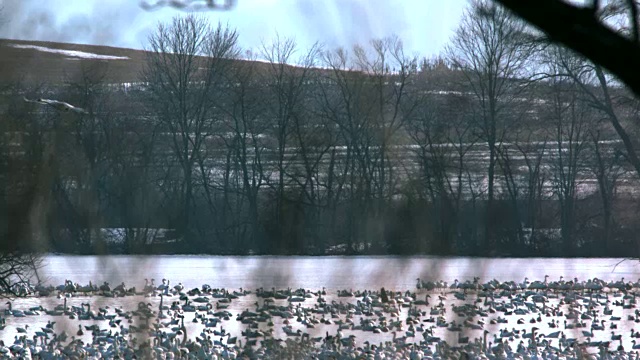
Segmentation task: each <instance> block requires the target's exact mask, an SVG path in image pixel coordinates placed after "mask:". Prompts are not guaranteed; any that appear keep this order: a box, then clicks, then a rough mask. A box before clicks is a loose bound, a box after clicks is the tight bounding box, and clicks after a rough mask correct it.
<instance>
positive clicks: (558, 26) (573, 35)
mask: <svg viewBox="0 0 640 360" xmlns="http://www.w3.org/2000/svg"><path fill="white" fill-rule="evenodd" d="M497 1H498V2H499V3H500V4H502V5H504V6H505V7H506V8H508V9H510V10H511V11H513V12H514V13H516V14H517V15H518V16H520V17H522V18H523V19H525V20H526V21H528V22H530V23H531V24H533V25H534V26H536V27H538V28H540V29H541V30H542V31H544V32H545V33H546V34H547V36H549V38H550V39H551V40H553V41H556V42H559V43H561V44H563V45H565V46H567V47H568V48H570V49H572V50H574V51H577V52H578V53H580V54H582V55H584V56H585V57H587V58H588V59H589V60H591V61H593V62H594V63H596V64H599V65H602V66H603V67H605V68H606V69H608V70H609V71H611V73H612V74H614V75H615V76H617V77H618V78H619V79H620V80H621V81H622V82H624V83H625V84H626V85H627V86H629V88H631V89H632V90H633V92H634V93H635V94H636V95H640V72H638V71H636V68H635V67H634V66H632V65H631V64H637V63H638V62H640V47H639V46H638V42H637V41H634V38H636V36H632V37H626V36H625V35H624V34H620V33H618V32H616V31H614V30H612V29H611V28H610V27H608V26H607V25H606V24H605V23H603V22H601V21H600V20H599V16H598V10H599V9H598V8H597V6H594V7H580V6H577V5H572V4H569V3H567V2H565V1H561V0H497ZM594 4H597V2H594ZM631 4H632V6H631V7H630V9H629V11H630V14H631V16H632V17H633V19H631V23H632V24H637V21H638V19H637V16H636V12H637V11H636V10H637V8H636V6H637V5H636V3H635V1H633V2H631Z"/></svg>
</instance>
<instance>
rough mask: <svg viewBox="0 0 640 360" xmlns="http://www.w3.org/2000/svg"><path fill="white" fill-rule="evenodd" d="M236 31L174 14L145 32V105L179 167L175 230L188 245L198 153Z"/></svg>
mask: <svg viewBox="0 0 640 360" xmlns="http://www.w3.org/2000/svg"><path fill="white" fill-rule="evenodd" d="M237 39H238V35H237V33H236V32H235V31H234V30H231V29H229V28H228V27H223V26H222V24H218V26H217V27H216V28H211V27H210V26H209V24H208V23H207V22H206V20H205V19H204V18H202V17H197V16H194V15H188V16H185V17H176V18H174V19H173V21H172V23H171V24H169V25H165V24H159V25H158V27H157V29H156V31H155V33H153V34H152V35H151V36H150V37H149V45H148V46H149V51H148V58H147V62H146V64H145V69H144V73H143V78H144V81H146V82H147V83H148V87H149V88H148V94H149V102H148V104H149V109H150V110H151V112H152V113H153V114H154V115H155V116H156V117H157V119H158V120H159V121H160V123H161V124H162V125H163V131H166V132H168V133H169V135H170V137H171V140H170V141H171V145H172V150H173V153H174V154H173V160H174V161H175V162H176V163H177V164H178V165H179V166H180V169H181V184H180V199H179V202H180V207H181V208H182V209H183V210H182V211H181V212H180V219H179V221H178V223H179V224H178V228H179V232H180V233H181V234H182V236H184V239H185V240H186V241H187V242H189V243H192V244H193V241H194V240H195V234H194V233H193V231H194V229H193V228H194V224H193V223H192V217H193V212H194V174H197V172H196V164H197V161H198V159H199V156H200V152H201V151H202V149H203V147H204V146H205V143H206V140H207V138H208V137H210V136H211V131H212V129H213V125H214V122H215V120H216V118H215V114H216V112H215V111H214V110H215V106H216V97H217V96H218V95H219V90H221V89H222V87H221V84H222V79H223V75H224V73H225V71H226V70H227V69H228V68H229V66H230V64H231V62H230V59H234V58H236V56H237V54H238V50H237V46H236V43H237Z"/></svg>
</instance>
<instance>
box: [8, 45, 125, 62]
mask: <svg viewBox="0 0 640 360" xmlns="http://www.w3.org/2000/svg"><path fill="white" fill-rule="evenodd" d="M10 46H12V47H14V48H18V49H34V50H38V51H43V52H49V53H58V54H63V55H66V56H72V57H75V58H83V59H97V60H126V59H129V57H127V56H113V55H101V54H94V53H89V52H85V51H78V50H64V49H52V48H48V47H44V46H36V45H20V44H11V45H10Z"/></svg>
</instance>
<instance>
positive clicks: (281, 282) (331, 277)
mask: <svg viewBox="0 0 640 360" xmlns="http://www.w3.org/2000/svg"><path fill="white" fill-rule="evenodd" d="M621 260H622V259H613V258H603V259H542V258H532V259H514V258H504V259H488V258H453V257H452V258H438V257H428V256H415V257H393V256H360V257H338V256H335V257H274V256H253V257H234V256H58V255H50V256H46V257H45V265H44V267H43V268H42V269H41V270H40V276H41V277H42V278H43V279H44V280H46V282H48V283H50V284H52V285H58V284H63V283H64V281H65V279H70V280H72V281H74V282H76V283H79V284H82V285H84V284H88V283H89V281H92V282H93V283H98V284H101V283H102V282H104V281H108V282H109V283H110V284H111V285H112V287H114V286H115V285H117V284H120V283H121V282H123V281H124V282H125V283H126V285H127V287H130V286H136V287H137V288H138V289H141V288H142V287H143V286H144V279H145V278H146V279H151V278H153V279H155V280H156V285H158V284H159V283H161V279H163V278H166V279H169V280H170V281H171V286H173V285H174V284H177V283H179V282H182V283H183V284H184V286H185V288H186V289H189V288H192V287H200V286H202V285H203V284H205V283H206V284H209V285H210V286H211V287H213V288H221V287H224V288H227V289H230V290H236V289H239V288H241V287H242V288H245V289H249V290H251V291H254V293H253V294H252V295H249V296H241V297H240V298H239V299H235V300H233V302H232V303H231V304H230V306H229V308H228V310H229V311H230V312H231V313H232V314H233V316H232V317H231V319H229V320H225V321H223V322H222V323H221V324H219V325H217V328H223V327H224V329H226V330H227V331H229V332H230V333H231V334H233V336H239V337H240V336H241V332H242V331H243V330H244V329H246V325H244V324H242V323H241V322H240V321H237V320H236V318H235V317H236V316H237V315H239V314H240V313H241V312H242V311H244V310H247V309H249V310H253V309H256V307H257V306H258V305H259V304H262V305H264V302H263V300H261V299H259V298H257V297H256V296H255V289H256V288H259V287H265V288H272V287H276V288H287V287H291V288H294V289H295V288H299V287H304V288H306V289H311V290H312V291H315V290H318V289H321V288H322V287H326V288H327V294H326V301H327V302H328V303H331V302H334V301H335V302H340V303H343V302H347V303H351V304H354V303H355V302H356V301H359V300H360V298H355V297H346V298H345V297H338V296H337V293H338V291H337V290H339V289H354V290H356V289H360V290H362V289H372V290H375V289H380V287H383V286H384V287H385V288H387V289H393V290H399V291H400V290H401V291H404V290H412V291H416V278H418V277H420V278H421V279H423V280H434V281H435V280H444V281H447V282H448V283H449V284H451V282H453V281H454V280H455V279H458V280H460V281H465V280H471V279H472V278H473V277H475V276H478V277H480V281H481V282H486V281H488V280H490V279H494V278H495V279H497V280H499V281H506V280H515V281H517V282H522V281H523V280H524V278H525V277H527V278H529V279H530V280H536V279H540V280H542V279H543V278H544V276H545V275H549V276H550V280H552V281H553V280H557V279H559V278H560V276H563V277H564V278H568V279H573V278H574V277H577V278H578V279H579V280H580V281H583V280H587V279H589V278H594V277H597V278H600V279H603V280H605V281H610V280H619V279H620V278H623V277H624V278H625V281H635V280H636V279H637V278H638V277H640V264H639V263H638V262H637V261H634V260H627V261H623V262H621ZM426 294H427V292H426V290H425V289H421V290H418V291H417V295H416V298H417V299H424V298H425V296H426ZM441 295H442V296H443V297H442V299H444V301H445V303H446V306H444V307H443V316H444V317H445V318H446V319H447V321H452V320H453V321H458V323H461V322H462V321H463V320H464V319H463V318H460V317H459V315H458V314H457V313H455V311H454V307H455V306H460V305H463V304H475V303H477V304H479V305H480V306H482V302H483V301H486V298H480V299H478V295H477V294H474V293H471V294H469V295H468V297H467V298H466V299H465V300H461V299H458V298H456V297H455V296H454V294H453V293H452V292H451V291H447V293H446V294H441ZM634 297H635V295H634ZM589 298H590V296H588V295H585V297H584V298H582V299H581V300H580V301H578V302H576V304H577V303H579V304H580V306H581V305H582V304H584V303H585V302H586V301H589ZM609 299H610V300H611V301H612V305H613V303H614V301H615V302H619V301H623V297H622V295H621V294H620V293H617V294H607V295H606V296H605V295H603V297H601V298H599V301H600V302H605V301H608V300H609ZM478 300H479V301H480V302H478ZM496 300H497V301H498V302H504V301H507V302H509V301H510V300H509V299H507V298H496ZM63 301H64V300H63V299H60V298H59V297H56V296H50V297H46V298H41V297H30V298H25V299H18V300H16V301H14V302H13V306H14V309H23V310H24V309H29V308H31V307H33V306H39V305H42V306H44V307H45V308H48V309H52V308H54V307H55V306H60V305H62V304H63ZM175 301H177V302H182V301H180V300H179V298H178V296H175V295H174V296H173V297H169V298H167V299H165V303H164V304H165V305H169V304H170V303H172V302H175ZM559 301H560V298H558V297H555V298H551V296H550V298H549V303H548V305H549V306H550V307H553V306H557V307H558V308H559V309H561V310H563V311H567V312H568V311H569V306H568V305H567V304H565V305H561V304H560V302H559ZM624 301H625V302H627V301H629V300H624ZM140 302H143V303H149V304H150V306H151V308H152V309H158V307H159V305H160V302H161V299H160V297H159V296H146V297H143V296H127V297H124V298H115V299H114V298H107V297H103V296H92V297H87V296H74V297H70V298H68V299H67V300H66V304H67V306H78V307H81V306H82V304H84V303H88V304H90V305H91V306H92V309H97V308H99V307H102V308H103V309H104V311H105V312H106V313H109V314H114V310H115V308H120V309H124V310H127V311H128V310H134V309H137V308H138V306H139V303H140ZM215 302H216V301H215V299H212V303H215ZM275 303H276V305H280V306H286V305H288V302H287V300H286V299H285V300H276V301H275ZM437 303H438V295H436V294H435V293H434V294H433V299H432V306H433V305H436V304H437ZM297 304H300V305H301V306H303V307H305V308H309V309H312V308H314V307H315V306H317V304H318V303H317V301H316V298H315V296H312V297H311V298H309V299H306V300H305V301H304V302H302V303H297ZM485 305H486V304H485ZM576 306H578V305H576ZM418 308H420V309H422V310H425V311H427V313H426V315H423V316H422V318H423V320H422V321H421V323H423V324H426V326H429V325H428V324H429V323H426V322H424V321H427V320H426V319H427V318H429V317H430V315H429V312H428V310H429V306H424V305H423V306H418ZM613 308H614V310H613V313H612V314H611V315H612V316H616V317H619V318H620V319H622V321H613V322H610V324H611V325H612V326H613V325H616V328H615V332H616V333H618V334H624V336H623V338H622V339H621V343H622V344H624V346H625V348H627V349H631V347H632V345H633V343H632V342H633V340H634V339H633V338H631V337H630V336H629V335H628V334H630V332H631V330H632V329H634V326H635V324H636V322H634V321H625V319H627V318H628V317H629V316H632V317H633V316H634V309H633V308H632V309H626V308H624V307H623V306H613ZM599 309H600V310H602V309H603V307H602V306H599ZM600 310H599V311H600ZM501 315H504V314H502V313H501V312H496V313H495V314H489V315H488V317H486V318H484V320H485V322H486V325H484V329H486V330H488V331H489V336H490V340H491V339H493V341H494V343H495V341H496V340H495V339H496V338H495V337H496V336H497V334H499V333H500V330H501V329H518V330H521V331H530V329H531V327H532V326H534V325H532V324H531V322H534V321H535V320H534V319H535V318H536V317H539V316H540V312H538V313H537V314H535V313H530V314H528V315H513V316H507V318H508V320H507V323H504V324H491V323H489V320H491V319H496V317H499V316H501ZM188 316H189V318H188V319H187V320H186V321H185V323H186V324H187V325H186V327H187V329H188V333H189V334H191V336H196V335H198V334H201V332H202V331H203V330H204V325H203V324H202V323H198V322H192V319H193V318H194V315H193V313H190V314H189V315H188ZM310 316H311V317H314V318H319V317H321V316H322V317H324V315H319V314H318V315H316V314H311V315H310ZM407 316H409V315H408V308H407V307H402V309H401V312H400V314H399V315H398V319H400V320H402V319H405V318H407ZM431 317H433V316H431ZM362 318H363V317H362V316H356V317H355V318H354V322H355V324H358V323H359V322H360V319H362ZM606 319H607V320H609V317H608V316H607V317H606ZM638 319H639V320H638V321H639V322H640V317H639V318H638ZM50 320H52V321H56V328H55V329H56V332H61V331H65V332H66V333H67V334H70V335H74V334H75V333H76V332H77V330H78V326H88V325H91V324H95V325H98V326H99V327H100V328H109V324H107V322H106V321H104V320H103V321H99V320H89V321H79V320H77V319H75V320H74V319H70V318H68V317H66V316H47V315H44V314H41V315H39V316H27V317H13V316H8V317H7V329H5V330H4V331H1V332H0V339H2V340H4V341H5V342H7V343H9V344H10V343H12V341H13V339H14V337H15V336H16V335H19V334H18V333H17V327H26V325H29V326H30V327H29V328H28V329H27V335H29V336H32V335H33V334H34V332H35V331H36V330H39V328H41V327H44V326H45V325H46V323H47V321H50ZM334 320H335V319H334ZM474 321H475V320H474ZM556 321H557V322H556ZM563 321H565V322H566V321H570V322H575V321H578V320H568V319H567V318H565V317H564V316H560V315H558V316H550V315H549V314H547V315H544V316H543V318H542V319H540V320H538V322H535V326H537V327H538V328H539V329H540V332H541V333H544V334H549V333H551V332H553V331H556V330H557V329H556V327H555V325H556V324H557V325H558V327H559V329H563V330H564V331H565V334H566V335H567V336H568V337H574V338H577V339H579V341H585V340H586V337H585V336H584V335H583V332H582V330H585V329H584V328H574V329H572V330H570V329H569V328H565V327H566V326H567V325H566V323H565V325H564V326H563ZM581 321H583V322H585V321H589V320H581ZM552 322H554V323H553V324H552ZM589 322H590V321H589ZM273 323H274V326H272V327H271V329H272V330H273V331H274V333H273V336H274V337H277V338H280V339H284V338H286V337H287V336H286V334H284V332H283V326H284V325H285V320H284V319H282V318H279V317H275V316H274V317H273ZM139 324H140V321H139V320H136V321H134V322H133V323H130V322H126V323H125V322H123V325H124V326H131V325H136V326H138V325H139ZM292 324H293V326H294V329H295V330H298V329H300V330H302V331H304V332H308V333H309V334H310V336H312V337H315V336H324V335H325V333H326V332H329V333H331V334H336V332H337V329H338V325H336V324H335V323H334V324H332V325H323V326H317V327H316V328H311V329H308V328H306V327H304V326H303V325H302V324H300V323H299V322H298V321H293V319H292ZM607 324H609V323H607ZM552 325H553V326H552ZM589 325H590V324H589V323H587V325H586V326H587V329H588V328H589V327H588V326H589ZM607 328H608V329H607V330H600V331H596V332H595V333H594V335H593V337H592V338H593V340H597V341H608V340H609V339H610V337H611V335H610V329H609V326H607ZM111 329H112V330H114V331H118V330H119V329H118V328H115V329H113V328H111ZM260 329H263V330H268V326H266V325H264V324H262V325H260ZM433 331H434V335H435V336H438V337H441V338H442V339H445V340H446V341H447V342H449V343H450V344H456V343H457V341H458V333H456V332H452V331H449V330H447V328H446V327H445V328H443V327H434V330H433ZM464 332H465V334H467V335H468V336H470V337H471V339H475V338H480V337H482V336H483V333H482V331H481V330H470V329H465V330H464ZM398 333H399V336H400V335H403V334H404V331H398ZM344 334H345V336H349V335H354V336H357V340H358V342H359V344H362V343H363V342H364V341H371V342H373V343H378V342H381V341H390V340H391V339H392V337H393V334H392V332H386V333H385V332H383V333H380V334H374V333H372V332H363V331H360V330H353V329H352V330H349V329H347V330H345V331H344ZM78 338H81V339H83V340H84V341H86V342H91V341H92V337H91V334H90V332H89V331H85V333H84V335H82V336H78ZM413 339H414V338H412V340H411V341H420V340H422V336H421V335H420V334H419V335H417V336H416V337H415V340H413ZM518 341H519V340H518V339H516V340H514V341H512V342H511V344H512V346H514V347H515V346H516V345H517V343H518ZM555 341H556V345H557V340H555ZM615 346H617V342H616V343H615V344H614V345H613V346H612V348H615ZM589 351H591V352H594V351H597V348H590V349H589Z"/></svg>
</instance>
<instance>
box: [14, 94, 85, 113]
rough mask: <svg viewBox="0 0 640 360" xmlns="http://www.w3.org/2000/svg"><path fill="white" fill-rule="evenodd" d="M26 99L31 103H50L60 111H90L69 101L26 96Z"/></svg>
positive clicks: (49, 104)
mask: <svg viewBox="0 0 640 360" xmlns="http://www.w3.org/2000/svg"><path fill="white" fill-rule="evenodd" d="M23 99H24V101H26V102H29V103H36V104H41V105H48V106H51V107H52V108H54V109H56V110H58V111H62V112H74V113H76V114H88V112H87V111H86V110H85V109H83V108H79V107H77V106H73V105H71V104H69V103H67V102H64V101H59V100H51V99H37V100H29V99H27V98H26V97H24V98H23Z"/></svg>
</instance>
